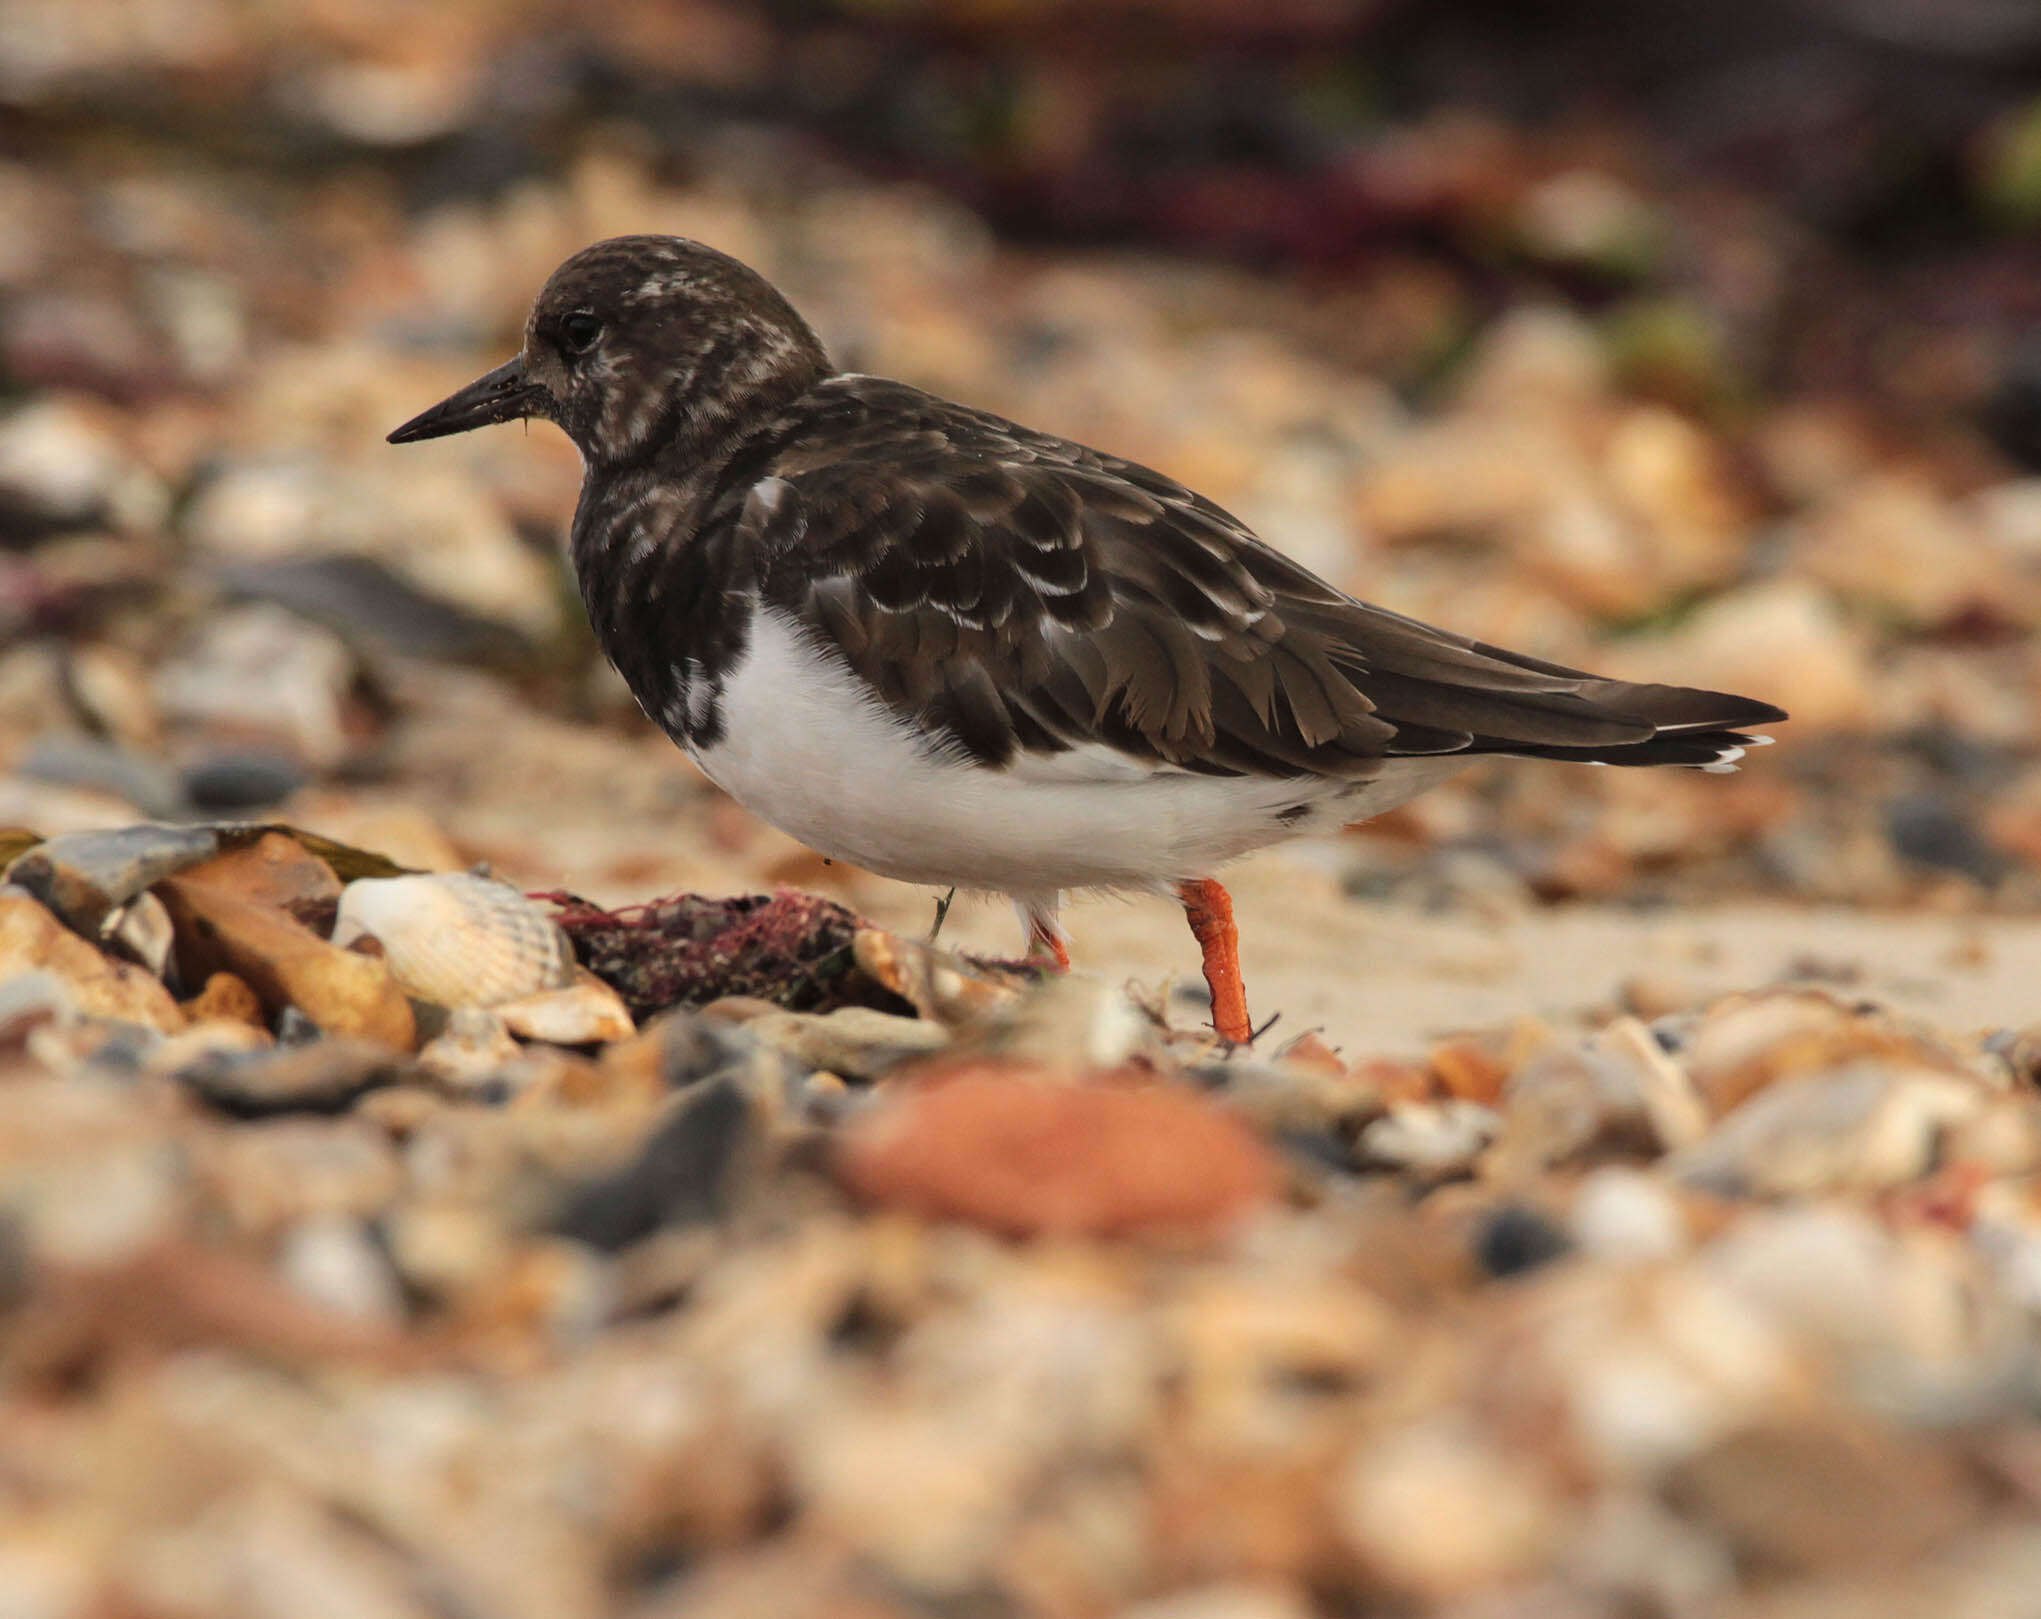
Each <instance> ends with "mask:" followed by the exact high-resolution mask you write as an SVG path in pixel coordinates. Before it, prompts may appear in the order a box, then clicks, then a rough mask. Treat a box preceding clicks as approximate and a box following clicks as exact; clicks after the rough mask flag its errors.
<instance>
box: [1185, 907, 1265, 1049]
mask: <svg viewBox="0 0 2041 1619" xmlns="http://www.w3.org/2000/svg"><path fill="white" fill-rule="evenodd" d="M1176 894H1177V898H1178V899H1180V900H1182V901H1183V908H1184V914H1185V915H1186V916H1188V917H1189V918H1190V923H1191V932H1192V933H1194V934H1196V935H1197V940H1198V947H1199V948H1200V949H1201V950H1203V951H1204V953H1205V982H1206V983H1207V984H1208V985H1210V986H1211V990H1212V1027H1213V1028H1214V1029H1215V1030H1217V1031H1218V1034H1219V1038H1220V1039H1221V1040H1228V1041H1231V1042H1232V1043H1233V1044H1234V1045H1236V1046H1240V1045H1245V1044H1247V1041H1248V1038H1249V1037H1250V1036H1251V1035H1252V1034H1253V1033H1254V1025H1253V1024H1252V1023H1250V1022H1249V1021H1248V1018H1247V986H1246V985H1245V984H1243V983H1242V982H1241V981H1240V929H1238V928H1237V927H1235V926H1234V925H1233V897H1232V896H1231V895H1230V894H1228V893H1227V892H1226V890H1225V889H1223V888H1221V887H1220V886H1219V885H1218V884H1217V883H1215V882H1214V881H1212V879H1211V878H1209V877H1200V878H1197V879H1196V880H1195V881H1192V882H1184V883H1178V884H1177V885H1176Z"/></svg>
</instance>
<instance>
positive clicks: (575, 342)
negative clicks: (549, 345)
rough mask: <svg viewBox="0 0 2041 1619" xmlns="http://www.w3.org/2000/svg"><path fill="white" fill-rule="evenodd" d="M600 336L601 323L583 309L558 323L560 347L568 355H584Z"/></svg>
mask: <svg viewBox="0 0 2041 1619" xmlns="http://www.w3.org/2000/svg"><path fill="white" fill-rule="evenodd" d="M600 336H602V322H601V321H599V320H597V319H596V318H595V317H594V316H593V315H591V314H589V313H588V312H587V311H586V310H585V309H584V310H576V311H575V312H574V313H573V314H571V315H569V316H568V317H567V318H566V319H565V320H563V321H561V322H560V347H561V348H563V349H565V350H566V351H567V352H568V353H569V354H586V353H587V352H588V351H589V350H590V349H592V348H594V347H595V340H596V339H597V338H598V337H600Z"/></svg>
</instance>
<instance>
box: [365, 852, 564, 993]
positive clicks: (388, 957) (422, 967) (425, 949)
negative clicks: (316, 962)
mask: <svg viewBox="0 0 2041 1619" xmlns="http://www.w3.org/2000/svg"><path fill="white" fill-rule="evenodd" d="M364 936H371V937H373V938H375V939H376V940H377V941H379V942H380V943H381V945H382V947H383V959H384V960H385V962H387V963H388V965H389V969H390V976H391V977H392V978H394V979H396V980H397V983H398V984H399V985H400V986H401V987H402V988H403V990H404V992H405V993H406V994H408V995H411V996H414V997H416V998H417V999H419V1000H421V1001H432V1002H434V1003H435V1004H437V1005H440V1006H495V1005H496V1004H498V1003H499V1002H502V1001H511V1000H516V999H518V998H519V997H521V996H525V995H533V994H536V993H538V992H539V991H540V990H547V989H560V988H563V987H565V986H566V985H568V984H571V983H573V982H574V951H573V947H572V946H570V945H569V944H568V942H567V936H566V934H564V933H562V932H561V931H560V929H559V928H558V927H557V926H556V925H555V924H554V922H553V919H552V918H551V917H550V916H548V915H547V914H546V913H545V911H544V910H542V909H541V908H540V907H539V906H537V905H535V904H533V903H532V902H531V901H530V900H528V899H526V898H525V897H524V895H522V894H520V893H519V892H518V891H517V890H516V889H515V888H512V887H511V886H510V885H509V884H508V883H500V882H497V881H496V880H495V879H494V878H490V877H477V876H474V875H472V874H470V873H467V872H434V873H429V874H425V875H420V876H413V877H362V878H358V879H356V880H355V881H354V882H351V883H349V884H348V885H347V886H346V887H345V888H344V889H342V890H341V892H340V915H339V918H338V920H337V921H336V922H335V923H334V925H333V942H334V943H335V944H337V945H340V946H342V947H343V948H344V947H345V946H347V945H350V944H352V943H353V942H354V941H355V940H357V939H359V938H362V937H364Z"/></svg>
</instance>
